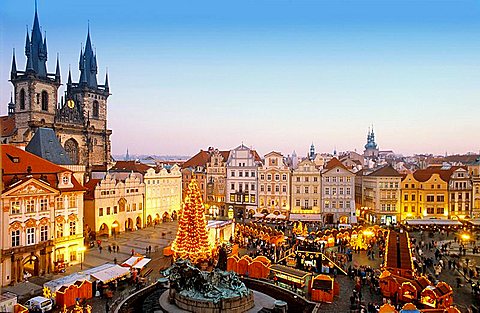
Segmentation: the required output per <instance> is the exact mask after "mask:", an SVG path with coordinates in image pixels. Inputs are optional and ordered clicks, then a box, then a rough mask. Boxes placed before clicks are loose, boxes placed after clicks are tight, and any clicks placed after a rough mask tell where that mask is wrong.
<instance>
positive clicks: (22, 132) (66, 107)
mask: <svg viewBox="0 0 480 313" xmlns="http://www.w3.org/2000/svg"><path fill="white" fill-rule="evenodd" d="M25 56H26V59H27V60H26V66H25V70H24V71H21V70H18V69H17V64H16V59H15V50H14V53H13V58H12V68H11V73H10V81H11V82H12V84H13V89H14V91H13V96H12V98H11V100H10V103H9V104H8V116H4V117H0V123H1V129H2V131H1V137H2V138H1V139H2V142H5V143H10V144H14V145H17V146H23V147H24V146H26V145H27V144H28V142H29V141H30V139H31V138H32V137H33V135H34V134H35V131H36V130H37V129H38V128H39V127H47V128H52V129H53V130H54V131H55V134H56V136H57V138H58V139H59V141H60V143H61V145H62V146H63V147H64V148H65V151H66V152H67V154H68V156H69V158H70V160H71V161H72V164H80V165H85V166H86V170H87V173H88V172H90V171H91V170H92V167H94V166H106V165H107V164H108V163H109V162H110V161H111V154H110V135H111V134H112V131H111V130H110V129H107V99H108V97H109V95H110V90H109V86H108V74H107V75H106V76H105V82H104V84H103V85H101V84H98V82H97V57H96V53H94V51H93V48H92V42H91V39H90V30H88V33H87V41H86V44H85V48H82V49H81V50H80V60H79V70H80V78H79V82H78V83H77V82H73V81H72V75H71V72H70V70H69V72H68V80H67V84H66V90H65V94H64V95H63V96H61V97H60V99H59V95H58V93H59V90H58V89H59V87H60V86H61V85H62V84H61V79H60V66H59V60H58V56H57V60H56V68H55V73H49V72H48V71H47V56H48V53H47V39H46V36H45V38H44V37H43V36H42V33H41V30H40V24H39V20H38V14H37V9H36V8H35V17H34V21H33V29H32V32H31V36H29V33H28V31H27V35H26V39H25Z"/></svg>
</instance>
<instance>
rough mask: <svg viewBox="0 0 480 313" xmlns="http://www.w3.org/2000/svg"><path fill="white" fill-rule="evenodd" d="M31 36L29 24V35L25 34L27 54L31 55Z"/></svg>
mask: <svg viewBox="0 0 480 313" xmlns="http://www.w3.org/2000/svg"><path fill="white" fill-rule="evenodd" d="M30 52H31V50H30V36H28V25H27V35H26V36H25V55H26V56H27V57H29V56H30Z"/></svg>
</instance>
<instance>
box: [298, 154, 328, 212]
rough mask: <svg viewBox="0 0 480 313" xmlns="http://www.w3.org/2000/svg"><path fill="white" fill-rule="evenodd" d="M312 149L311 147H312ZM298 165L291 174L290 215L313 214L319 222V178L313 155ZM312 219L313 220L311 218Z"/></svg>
mask: <svg viewBox="0 0 480 313" xmlns="http://www.w3.org/2000/svg"><path fill="white" fill-rule="evenodd" d="M312 147H313V145H312ZM310 157H311V159H309V158H306V159H304V160H302V161H300V163H299V164H298V166H297V168H295V169H294V170H293V173H292V209H291V213H292V214H310V215H309V216H311V214H315V215H316V216H317V219H318V220H321V217H320V213H321V177H320V170H319V169H318V168H317V166H316V165H315V162H314V161H313V159H314V157H313V153H310ZM312 217H313V216H312ZM312 219H313V218H312Z"/></svg>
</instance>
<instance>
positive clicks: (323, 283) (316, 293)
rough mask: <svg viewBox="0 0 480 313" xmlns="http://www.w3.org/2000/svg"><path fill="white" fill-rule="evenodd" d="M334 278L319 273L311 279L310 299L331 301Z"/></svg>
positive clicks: (333, 295) (333, 294)
mask: <svg viewBox="0 0 480 313" xmlns="http://www.w3.org/2000/svg"><path fill="white" fill-rule="evenodd" d="M334 286H335V284H334V279H333V278H331V277H330V276H328V275H324V274H320V275H317V276H315V278H313V280H312V287H311V300H312V301H315V302H326V303H332V302H333V298H334V297H335V287H334Z"/></svg>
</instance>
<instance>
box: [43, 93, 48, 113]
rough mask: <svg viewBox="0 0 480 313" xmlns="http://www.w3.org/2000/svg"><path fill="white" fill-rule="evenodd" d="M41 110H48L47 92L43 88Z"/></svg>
mask: <svg viewBox="0 0 480 313" xmlns="http://www.w3.org/2000/svg"><path fill="white" fill-rule="evenodd" d="M42 110H43V111H48V93H47V92H46V91H45V90H44V91H42Z"/></svg>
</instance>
